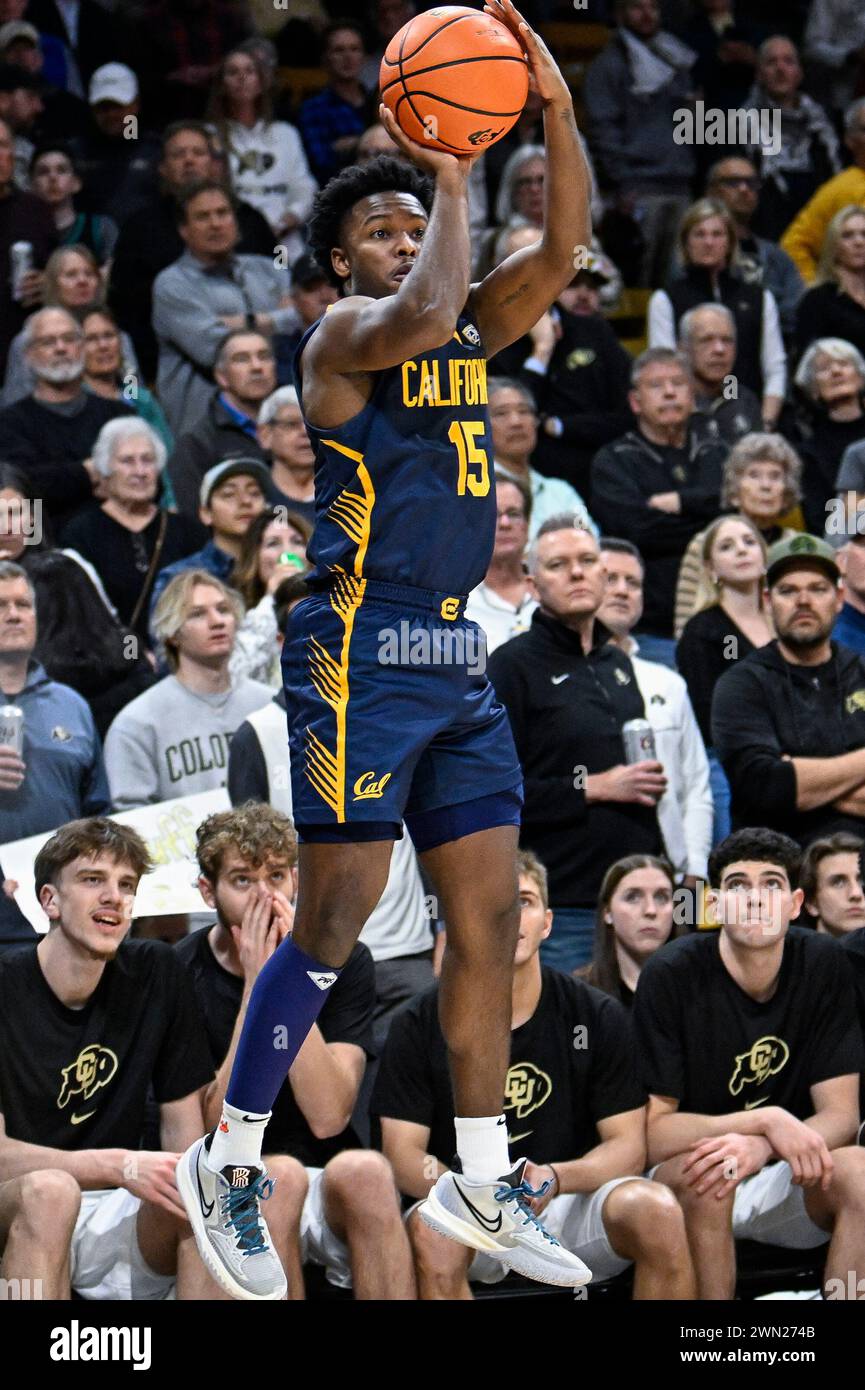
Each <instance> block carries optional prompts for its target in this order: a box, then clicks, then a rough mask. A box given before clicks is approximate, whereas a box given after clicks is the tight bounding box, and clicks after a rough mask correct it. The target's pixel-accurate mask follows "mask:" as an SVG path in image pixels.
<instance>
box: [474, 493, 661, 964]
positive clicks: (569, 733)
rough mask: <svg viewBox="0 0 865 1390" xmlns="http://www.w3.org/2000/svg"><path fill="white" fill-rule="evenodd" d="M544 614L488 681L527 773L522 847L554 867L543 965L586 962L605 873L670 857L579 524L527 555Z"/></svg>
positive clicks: (655, 773)
mask: <svg viewBox="0 0 865 1390" xmlns="http://www.w3.org/2000/svg"><path fill="white" fill-rule="evenodd" d="M528 564H529V573H530V582H531V586H532V589H533V590H534V593H535V595H536V597H537V599H538V601H539V603H540V608H539V609H538V611H537V612H535V614H534V616H533V618H532V626H531V628H530V629H529V631H528V632H523V633H521V634H520V635H519V636H518V637H514V638H512V639H511V641H510V642H506V643H505V644H504V646H501V647H499V648H498V649H497V650H496V651H495V652H494V653H493V656H492V657H491V658H490V663H489V677H490V680H491V681H492V683H493V685H494V686H495V690H496V694H497V695H498V697H499V699H500V700H501V702H502V704H503V705H504V706H505V708H506V709H507V712H508V716H509V718H510V721H511V728H512V730H513V734H514V741H515V743H516V748H517V753H518V755H519V759H520V764H521V766H522V769H523V783H524V796H525V802H524V805H523V825H522V837H521V843H522V844H523V845H524V846H526V847H527V848H530V849H532V850H534V852H535V853H536V854H537V855H538V856H539V857H540V858H541V859H542V860H543V862H544V863H545V864H546V866H547V870H548V873H549V879H550V906H551V907H552V909H553V931H552V936H551V937H550V939H549V941H548V942H545V943H544V947H543V958H544V961H545V963H546V964H549V965H553V966H556V967H558V968H559V969H561V970H565V971H571V970H573V969H575V968H576V966H579V965H583V964H585V962H586V961H587V960H589V959H590V957H591V954H592V943H593V933H594V908H595V902H596V899H597V895H598V889H599V888H600V885H601V880H602V878H603V876H604V873H605V872H606V870H607V869H608V868H609V866H610V864H612V863H613V862H614V860H616V859H619V858H621V856H622V855H623V854H657V853H658V852H659V851H660V850H661V849H662V840H661V833H660V830H659V829H658V818H657V813H656V809H655V808H656V806H657V803H658V801H659V800H660V798H661V797H662V796H663V794H664V791H665V789H666V785H667V781H666V778H665V776H664V771H663V768H662V767H661V764H660V763H658V762H655V761H648V760H644V761H642V762H638V763H631V764H630V765H626V763H625V750H624V744H623V741H622V725H623V724H625V723H626V722H627V721H628V720H630V719H642V718H643V717H644V715H645V708H644V705H643V697H642V695H641V694H640V690H639V686H638V685H637V681H636V677H635V676H634V671H633V667H632V666H631V663H630V661H629V659H628V657H627V656H625V654H624V652H622V651H621V650H620V649H619V648H618V647H615V646H613V645H612V644H611V643H610V642H609V637H610V634H609V632H608V631H607V629H606V628H605V627H604V626H603V625H602V624H601V623H599V622H598V621H597V619H596V616H595V615H596V613H597V611H598V609H599V607H600V606H601V602H602V600H603V597H604V593H605V587H606V577H605V574H604V569H603V566H602V565H601V557H600V551H599V549H598V542H597V541H596V540H595V538H594V536H593V535H592V534H591V532H590V531H586V530H584V529H582V527H581V526H580V523H579V521H578V520H577V519H576V518H575V517H573V516H560V517H551V518H550V519H549V520H548V521H545V522H544V524H543V526H542V527H541V529H540V531H539V532H538V535H537V538H536V539H535V541H534V542H533V543H532V545H531V546H530V547H529V556H528Z"/></svg>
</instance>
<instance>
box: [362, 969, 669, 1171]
mask: <svg viewBox="0 0 865 1390" xmlns="http://www.w3.org/2000/svg"><path fill="white" fill-rule="evenodd" d="M541 976H542V985H541V997H540V999H539V1001H538V1006H537V1008H536V1009H535V1012H534V1013H533V1014H532V1016H531V1018H530V1019H529V1020H528V1021H527V1022H526V1023H523V1024H521V1025H520V1027H519V1028H515V1029H514V1030H513V1032H512V1033H511V1065H510V1068H509V1070H508V1075H507V1080H506V1082H505V1097H504V1114H505V1116H506V1118H507V1122H508V1141H509V1144H510V1146H511V1147H510V1155H511V1159H512V1161H513V1160H515V1159H517V1158H528V1159H530V1160H531V1161H532V1162H533V1163H555V1162H557V1161H558V1162H563V1163H564V1162H567V1161H568V1160H569V1159H573V1158H579V1157H581V1155H582V1154H584V1153H586V1152H588V1150H589V1149H591V1148H594V1146H595V1145H596V1144H597V1143H598V1142H599V1136H598V1131H597V1123H598V1121H599V1120H604V1119H607V1118H608V1117H609V1116H611V1115H620V1114H623V1113H624V1112H625V1111H627V1110H636V1109H638V1108H639V1107H640V1106H641V1105H644V1104H645V1102H646V1092H645V1090H644V1088H643V1087H642V1086H641V1085H640V1083H639V1081H638V1079H637V1066H636V1056H635V1051H634V1044H633V1034H632V1028H631V1020H630V1016H629V1014H628V1012H627V1010H626V1009H625V1008H623V1006H622V1005H621V1004H620V1003H619V1002H618V1000H616V999H611V998H610V997H609V996H608V995H606V994H602V993H601V991H600V990H597V989H594V988H593V987H592V986H591V985H587V984H585V982H584V981H582V980H574V979H572V978H571V977H570V976H568V975H563V974H561V973H560V972H559V971H558V970H550V969H548V968H547V967H542V970H541ZM370 1108H371V1110H372V1112H373V1114H375V1115H379V1116H381V1117H387V1118H390V1119H393V1120H409V1121H411V1122H412V1123H413V1124H419V1125H426V1126H427V1127H428V1128H429V1131H430V1137H429V1142H428V1145H427V1148H428V1152H429V1153H432V1154H434V1155H435V1157H436V1158H438V1159H439V1160H440V1161H441V1162H442V1163H448V1164H449V1163H450V1162H451V1160H452V1158H453V1155H454V1153H455V1152H456V1136H455V1133H454V1099H453V1091H452V1090H451V1083H450V1076H449V1073H448V1063H447V1052H446V1050H445V1043H444V1038H443V1036H442V1031H441V1027H440V1026H439V1021H438V987H435V988H433V989H430V990H426V991H424V993H423V994H419V995H418V996H417V998H415V999H414V1000H412V1002H411V1003H410V1004H409V1005H407V1006H406V1008H405V1009H403V1010H401V1011H400V1012H399V1013H398V1014H397V1015H396V1016H395V1018H394V1020H393V1022H392V1023H391V1027H390V1032H389V1034H388V1040H387V1043H386V1045H385V1049H384V1052H383V1054H382V1059H381V1067H380V1069H379V1073H378V1077H377V1078H376V1084H375V1088H374V1090H373V1095H372V1101H371V1104H370Z"/></svg>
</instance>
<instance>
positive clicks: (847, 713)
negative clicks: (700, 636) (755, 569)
mask: <svg viewBox="0 0 865 1390" xmlns="http://www.w3.org/2000/svg"><path fill="white" fill-rule="evenodd" d="M842 601H843V589H842V586H841V571H840V569H839V566H838V561H837V558H836V554H835V551H834V550H833V549H832V547H831V546H830V545H829V544H828V542H827V541H824V540H822V539H819V538H818V537H816V536H810V535H804V534H800V535H796V536H792V537H788V538H787V539H786V540H781V541H778V542H777V543H776V544H775V545H773V546H772V548H771V550H770V551H769V555H768V559H767V566H766V593H765V602H766V604H767V607H768V609H769V612H770V614H771V617H772V621H773V623H774V626H775V631H776V633H777V634H778V635H777V638H776V639H775V640H774V641H772V642H770V643H769V644H768V645H767V646H765V647H761V648H759V649H758V650H757V651H754V652H752V653H751V654H750V656H748V657H747V658H746V659H745V660H744V661H741V662H736V661H735V657H736V652H735V651H734V650H732V648H731V652H730V658H731V667H730V670H729V671H727V672H726V673H725V674H724V675H723V676H722V677H721V679H720V680H719V682H718V684H717V686H716V687H715V696H714V699H713V702H712V741H713V743H714V745H715V747H716V748H717V750H718V754H719V757H720V759H721V762H722V763H723V765H724V770H725V772H726V773H727V777H728V778H729V780H730V786H731V790H732V812H733V824H734V828H737V827H741V826H746V825H765V826H769V827H770V828H771V829H773V830H779V831H782V832H784V833H786V834H788V835H791V836H793V838H794V839H797V840H798V841H799V843H800V844H801V845H803V846H805V845H807V844H809V843H810V841H811V840H814V839H816V838H817V837H818V836H824V835H832V834H834V833H835V832H836V831H839V830H847V831H850V832H851V833H853V834H858V835H860V836H861V835H862V834H863V831H865V657H862V656H860V655H859V654H858V653H856V652H853V651H850V650H849V649H848V648H846V647H843V646H839V644H838V643H837V642H834V641H832V628H833V626H834V623H835V619H836V617H837V615H838V613H839V611H840V608H841V604H842ZM729 640H730V642H731V644H732V643H734V642H735V638H734V637H732V636H731V638H730V639H729Z"/></svg>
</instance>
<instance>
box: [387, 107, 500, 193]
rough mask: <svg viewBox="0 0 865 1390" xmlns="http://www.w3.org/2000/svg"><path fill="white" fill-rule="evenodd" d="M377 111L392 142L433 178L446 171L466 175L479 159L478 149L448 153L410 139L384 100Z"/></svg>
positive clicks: (407, 157)
mask: <svg viewBox="0 0 865 1390" xmlns="http://www.w3.org/2000/svg"><path fill="white" fill-rule="evenodd" d="M378 112H379V116H380V117H381V123H382V125H383V126H384V128H385V130H386V131H387V133H388V135H389V136H390V138H391V140H393V142H394V144H396V145H398V146H399V148H400V149H401V151H402V153H403V154H404V155H405V157H406V159H410V160H411V161H412V163H413V164H417V165H419V167H420V168H421V169H424V170H425V171H426V172H427V173H428V174H432V175H433V176H434V177H435V178H438V176H439V174H448V173H454V174H462V175H463V176H464V177H467V176H468V174H469V172H470V171H471V167H472V165H473V164H474V163H475V162H476V160H478V159H480V157H481V154H482V153H483V151H480V150H479V151H478V153H477V154H465V155H455V154H448V153H447V151H446V150H437V149H435V148H434V147H433V146H432V145H426V144H421V143H420V141H418V140H410V139H409V137H408V136H407V135H406V134H405V132H404V131H403V130H402V128H401V127H400V126H399V125H398V124H397V122H396V120H395V119H394V116H393V113H392V111H390V109H389V108H388V107H387V106H385V104H384V102H382V103H381V105H380V106H379V108H378Z"/></svg>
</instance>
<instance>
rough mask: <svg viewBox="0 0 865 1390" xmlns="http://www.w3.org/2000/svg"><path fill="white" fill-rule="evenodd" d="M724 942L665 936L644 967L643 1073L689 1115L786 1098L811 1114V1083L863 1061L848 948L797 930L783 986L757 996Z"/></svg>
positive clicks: (709, 934)
mask: <svg viewBox="0 0 865 1390" xmlns="http://www.w3.org/2000/svg"><path fill="white" fill-rule="evenodd" d="M719 943H720V932H718V931H702V932H697V933H696V934H695V935H693V936H686V937H682V938H680V939H679V940H678V941H671V942H668V944H667V945H666V946H662V947H661V949H660V951H658V952H656V954H655V955H654V956H652V958H651V959H650V960H649V961H648V962H647V964H646V966H645V967H644V969H643V971H642V972H641V974H640V983H639V985H638V986H637V998H636V1005H635V1021H636V1026H637V1038H638V1042H639V1046H640V1057H641V1063H642V1071H643V1080H644V1082H645V1083H646V1086H647V1087H648V1089H649V1091H650V1092H652V1094H653V1095H658V1096H670V1097H672V1098H673V1099H675V1100H678V1102H679V1109H680V1110H681V1111H688V1112H689V1113H695V1114H698V1115H727V1114H730V1113H732V1112H733V1111H735V1110H755V1109H756V1108H757V1107H758V1106H762V1105H780V1106H782V1107H783V1108H784V1109H785V1110H789V1112H790V1113H791V1115H795V1116H796V1118H797V1119H799V1120H807V1119H808V1117H809V1116H810V1115H813V1113H814V1102H813V1100H812V1098H811V1091H810V1088H811V1087H812V1086H814V1085H816V1084H817V1083H818V1082H820V1081H828V1080H830V1079H831V1078H832V1077H834V1076H846V1075H849V1074H850V1073H854V1072H861V1070H862V1067H863V1064H865V1055H863V1046H862V1036H861V1033H860V1029H859V1022H858V1019H857V1016H856V1007H855V1000H854V995H853V988H852V984H851V981H850V978H849V967H848V964H847V961H846V959H845V956H844V953H843V951H842V950H841V947H840V946H839V945H838V943H837V942H835V941H833V940H832V939H831V938H829V937H826V936H818V935H817V933H816V932H814V931H810V930H808V929H807V928H802V927H791V928H790V929H789V931H788V933H787V938H786V940H785V942H784V953H783V956H782V961H781V970H780V974H779V976H778V984H777V988H776V990H775V992H774V994H773V995H772V998H771V999H768V1000H766V1001H765V1002H764V1003H760V1002H758V1001H757V1000H755V999H752V998H751V997H750V995H748V994H746V993H745V992H744V990H742V989H740V988H739V986H738V985H737V984H736V982H735V980H734V979H733V977H732V976H731V975H730V973H729V971H728V970H727V968H726V966H725V965H724V963H723V961H722V960H721V957H720V953H719Z"/></svg>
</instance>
